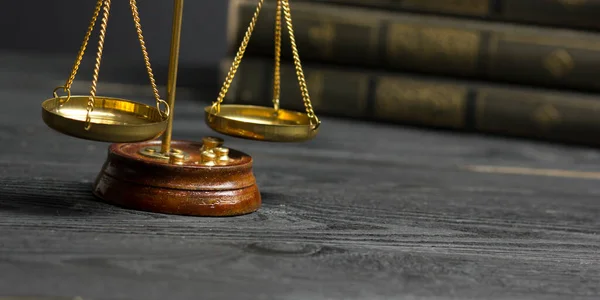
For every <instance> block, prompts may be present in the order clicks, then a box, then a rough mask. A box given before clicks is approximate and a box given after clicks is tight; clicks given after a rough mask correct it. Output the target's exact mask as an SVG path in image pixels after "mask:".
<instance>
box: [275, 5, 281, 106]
mask: <svg viewBox="0 0 600 300" xmlns="http://www.w3.org/2000/svg"><path fill="white" fill-rule="evenodd" d="M280 95H281V0H277V8H276V14H275V70H274V74H273V107H274V108H275V110H276V111H279V98H280Z"/></svg>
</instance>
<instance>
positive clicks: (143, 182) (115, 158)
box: [93, 141, 261, 217]
mask: <svg viewBox="0 0 600 300" xmlns="http://www.w3.org/2000/svg"><path fill="white" fill-rule="evenodd" d="M160 146H161V142H160V141H149V142H141V143H125V144H112V145H111V146H110V147H109V150H108V157H107V159H106V162H105V163H104V166H103V167H102V170H101V172H100V174H99V175H98V177H97V178H96V181H95V182H94V187H93V193H94V195H96V196H97V197H99V198H100V199H102V200H104V201H106V202H108V203H112V204H115V205H118V206H121V207H125V208H130V209H136V210H142V211H150V212H156V213H166V214H178V215H191V216H214V217H217V216H237V215H243V214H248V213H251V212H254V211H256V210H258V208H259V207H260V205H261V196H260V193H259V190H258V187H257V185H256V179H255V177H254V174H253V173H252V157H250V156H249V155H247V154H245V153H242V152H240V151H237V150H233V149H226V148H222V147H220V148H214V147H215V145H209V147H208V148H207V145H206V143H204V144H202V143H194V142H188V141H172V142H171V148H172V150H171V154H170V155H167V156H165V155H162V154H161V153H160ZM210 148H214V149H210ZM211 153H212V154H211ZM215 153H216V154H218V155H220V156H217V155H215Z"/></svg>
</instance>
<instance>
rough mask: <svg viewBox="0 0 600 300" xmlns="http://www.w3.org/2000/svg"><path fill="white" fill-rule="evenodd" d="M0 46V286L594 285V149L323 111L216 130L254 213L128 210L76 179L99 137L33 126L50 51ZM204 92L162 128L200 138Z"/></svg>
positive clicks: (54, 78) (226, 295)
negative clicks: (315, 131) (246, 165)
mask: <svg viewBox="0 0 600 300" xmlns="http://www.w3.org/2000/svg"><path fill="white" fill-rule="evenodd" d="M3 59H4V60H3V61H2V62H3V63H4V66H5V65H6V64H8V62H9V61H10V62H13V63H12V64H11V65H12V66H16V67H15V68H12V69H11V68H8V69H6V68H5V69H3V70H1V71H0V72H2V73H1V74H2V75H1V77H0V79H1V84H0V86H1V87H2V89H1V90H0V99H2V106H1V109H0V141H1V147H0V296H57V297H58V296H61V297H74V296H81V297H83V299H123V300H124V299H140V300H150V299H156V300H164V299H217V298H218V299H370V300H374V299H598V298H599V297H600V234H599V232H600V181H599V179H600V175H599V174H600V173H594V172H600V151H596V150H591V149H583V148H569V147H566V146H557V145H545V144H536V143H530V142H524V141H517V140H510V139H501V138H491V137H490V138H486V137H479V136H466V135H455V134H452V133H442V132H433V131H426V130H418V129H410V128H402V127H394V126H386V125H381V124H379V125H377V124H368V123H360V122H351V121H348V120H336V119H330V118H325V117H324V118H323V127H322V132H321V134H320V135H319V136H318V137H317V138H316V139H315V140H313V141H311V142H307V143H302V144H273V143H260V142H254V141H245V140H240V139H234V138H229V137H225V140H226V143H227V144H228V145H229V146H230V147H233V148H237V149H240V150H243V151H245V152H247V153H249V154H251V155H252V156H253V157H254V159H255V167H254V171H255V175H256V177H257V180H258V184H259V187H260V189H261V192H262V196H263V201H264V204H263V207H262V208H261V210H260V211H258V212H256V213H254V214H250V215H246V216H242V217H235V218H195V217H182V216H169V215H160V214H152V213H145V212H138V211H131V210H125V209H121V208H118V207H114V206H111V205H107V204H104V203H102V202H100V201H98V200H97V199H95V198H94V197H93V196H92V194H91V192H90V189H91V181H93V180H94V177H95V176H96V174H97V172H98V171H99V170H100V168H101V165H102V163H103V162H104V159H105V156H106V150H107V146H108V144H105V143H96V142H90V141H84V140H79V139H74V138H70V137H67V136H64V135H61V134H59V133H56V132H54V131H52V130H50V129H49V128H48V127H46V126H45V125H44V124H43V122H42V120H41V117H40V103H41V102H42V101H43V100H44V99H45V98H48V97H49V96H50V95H51V91H52V89H53V88H54V86H55V85H56V84H57V83H58V84H59V83H60V82H61V81H62V80H63V79H64V76H66V75H64V74H62V73H60V72H59V73H55V72H54V71H52V70H53V69H52V68H51V67H52V65H53V64H55V63H56V62H54V61H52V60H50V61H46V65H45V66H46V67H47V69H40V70H37V71H36V70H35V68H34V65H35V63H33V64H32V63H31V62H30V61H29V62H27V63H22V64H21V63H14V59H13V58H6V57H4V58H3ZM56 64H57V63H56ZM64 69H65V68H62V69H61V70H60V71H61V72H64ZM80 87H81V88H82V89H83V90H82V91H83V92H85V88H86V85H85V84H82V85H81V86H80ZM99 88H100V91H105V92H106V93H112V94H111V95H115V94H117V95H119V96H124V97H131V96H132V93H133V94H136V93H142V92H141V90H140V91H138V89H136V88H135V87H129V86H121V85H115V84H112V85H111V84H104V85H102V84H101V85H100V86H99ZM103 89H104V90H103ZM142 90H144V91H146V90H147V89H146V87H142ZM147 92H149V90H147ZM106 93H105V94H106ZM215 96H216V95H215V94H214V93H202V92H186V91H183V90H182V91H181V92H180V93H179V98H178V100H177V103H176V106H175V118H176V120H175V125H174V132H175V133H174V137H175V138H177V139H189V140H200V139H201V138H202V137H203V136H205V135H214V133H213V132H212V131H210V130H209V129H208V128H207V127H206V126H205V125H204V121H203V116H202V113H201V112H202V108H203V106H204V105H205V104H206V101H212V100H213V99H214V97H215ZM142 98H144V99H143V100H142V101H146V100H147V101H149V103H151V98H150V97H149V94H148V93H146V94H144V96H143V97H142ZM490 166H491V167H490ZM492 167H495V168H492ZM497 167H516V168H519V169H498V168H497ZM548 168H551V169H558V170H563V171H555V172H553V173H548V172H543V171H540V170H543V169H548ZM565 170H568V172H567V171H565ZM511 172H514V173H518V174H510V173H511ZM538 173H539V174H538Z"/></svg>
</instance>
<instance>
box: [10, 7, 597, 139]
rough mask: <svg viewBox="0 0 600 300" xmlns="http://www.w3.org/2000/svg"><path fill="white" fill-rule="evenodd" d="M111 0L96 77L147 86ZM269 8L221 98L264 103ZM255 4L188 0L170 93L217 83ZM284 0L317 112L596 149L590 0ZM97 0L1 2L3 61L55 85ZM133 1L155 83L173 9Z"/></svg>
mask: <svg viewBox="0 0 600 300" xmlns="http://www.w3.org/2000/svg"><path fill="white" fill-rule="evenodd" d="M113 2H114V3H113V5H112V10H111V15H110V19H109V25H108V33H107V39H106V45H105V50H104V58H103V61H102V69H101V74H100V81H101V82H114V83H119V84H130V85H132V86H133V85H146V84H147V82H148V79H147V75H146V73H145V69H144V67H143V60H142V55H141V51H140V47H139V42H138V40H137V37H136V33H135V29H134V26H133V23H132V18H131V11H130V10H129V3H128V1H113ZM274 3H275V1H266V2H265V5H264V7H263V11H262V12H261V16H260V19H259V21H258V24H257V27H256V29H255V31H254V33H253V36H252V39H251V42H250V46H249V47H248V49H247V52H246V56H245V59H244V61H243V63H242V67H241V68H240V70H239V72H238V74H237V75H236V80H235V82H234V85H233V86H232V88H231V90H230V93H229V94H228V99H227V101H230V102H238V103H247V104H262V105H270V103H271V98H272V81H273V76H272V75H273V54H274V51H273V49H274V45H273V30H274V27H273V21H274V18H275V4H274ZM256 4H257V0H230V1H208V0H194V1H192V0H188V1H186V2H185V13H184V21H183V32H182V44H181V53H180V66H179V70H180V73H179V81H178V83H179V86H180V87H184V88H189V89H192V90H194V89H199V90H208V91H210V92H211V93H214V92H216V91H218V89H219V88H220V85H221V84H222V81H223V79H224V77H225V75H226V73H225V72H226V71H227V69H228V68H229V64H230V62H231V61H230V59H231V57H233V56H234V55H235V52H236V51H237V49H238V47H239V44H240V42H241V38H242V37H243V35H244V33H245V30H246V28H247V27H248V24H249V21H250V18H251V17H252V14H253V12H254V10H255V7H256ZM291 4H292V16H293V22H294V29H295V37H296V40H297V43H298V47H299V51H300V57H301V59H302V63H303V67H304V72H305V76H306V80H307V83H308V88H309V91H310V95H311V100H312V102H313V106H314V109H315V110H316V112H317V114H319V115H325V116H331V117H340V118H346V119H355V120H362V121H373V122H385V123H390V124H398V125H399V126H418V127H425V128H432V129H437V130H452V131H460V132H472V133H477V134H492V135H502V136H511V137H519V138H526V139H535V140H546V141H553V142H557V143H575V144H584V145H589V146H597V145H598V144H600V143H599V142H597V139H596V136H597V134H598V133H600V122H598V121H597V120H598V113H599V112H600V101H599V100H600V99H599V97H598V92H600V82H599V81H598V80H597V74H598V73H599V70H600V59H599V58H600V35H598V33H597V30H598V29H599V28H600V21H597V18H596V16H598V15H600V1H598V0H595V1H592V0H588V1H585V0H494V1H491V0H452V1H450V0H388V1H386V0H294V1H292V3H291ZM94 5H95V1H92V0H89V1H81V0H61V1H10V2H7V3H5V8H4V9H3V10H1V11H0V14H1V19H2V20H3V21H2V22H3V24H4V25H5V26H3V28H2V33H1V34H2V37H3V39H2V41H1V43H2V44H1V48H2V51H3V52H4V53H5V55H4V56H2V57H3V58H2V60H3V61H2V62H1V63H2V65H3V67H4V68H5V69H6V68H15V69H19V70H20V71H21V72H22V71H23V69H27V68H31V70H32V71H33V70H36V71H38V70H40V69H44V70H45V71H44V72H46V73H45V75H44V76H48V75H49V74H51V76H54V78H56V80H57V82H60V81H63V80H64V79H66V77H67V76H68V73H69V72H70V68H71V67H72V63H73V60H74V59H75V56H76V54H77V51H78V49H79V47H80V44H81V41H82V39H83V36H84V33H85V31H86V29H87V26H88V22H89V19H90V17H91V15H92V12H93V9H94ZM138 5H139V10H140V14H141V22H142V26H143V30H144V35H145V38H146V43H147V47H148V50H149V52H150V58H151V60H152V64H153V68H154V70H155V73H156V78H157V81H158V82H159V84H161V85H164V84H165V83H166V73H167V68H168V59H169V42H170V33H171V17H172V15H171V14H172V6H173V3H172V1H162V0H140V1H138ZM16 12H18V13H16ZM9 24H10V25H9ZM96 37H97V29H96V31H95V33H94V35H93V37H92V39H91V40H90V46H89V47H88V52H87V54H86V58H85V59H84V64H83V65H82V67H81V70H80V72H79V74H80V75H78V79H82V80H89V79H90V78H91V70H92V68H93V56H94V54H95V51H96V42H97V38H96ZM282 47H283V53H282V58H283V60H284V61H283V63H284V66H283V69H282V99H281V103H282V106H283V107H284V108H289V109H296V110H303V109H304V107H303V105H302V99H301V94H300V91H299V88H298V84H297V77H296V74H295V71H294V69H293V65H292V64H291V58H292V56H291V51H290V44H289V38H288V33H287V30H286V28H285V26H284V30H283V46H282ZM16 57H18V58H24V57H25V58H27V60H26V61H27V63H24V62H23V61H21V62H19V63H15V61H16V60H15V58H16ZM44 58H46V59H44ZM42 65H43V66H42ZM32 80H33V79H32ZM83 88H84V89H85V88H87V87H86V86H83ZM206 100H207V101H212V99H206ZM199 101H201V100H199Z"/></svg>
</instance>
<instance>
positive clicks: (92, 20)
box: [54, 0, 104, 102]
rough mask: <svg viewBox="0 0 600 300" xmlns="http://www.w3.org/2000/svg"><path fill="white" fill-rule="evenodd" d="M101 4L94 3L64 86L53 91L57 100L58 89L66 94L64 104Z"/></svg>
mask: <svg viewBox="0 0 600 300" xmlns="http://www.w3.org/2000/svg"><path fill="white" fill-rule="evenodd" d="M103 3H104V0H98V1H97V2H96V8H95V9H94V13H93V15H92V19H91V20H90V24H89V26H88V29H87V32H86V33H85V37H84V38H83V43H82V44H81V47H80V48H79V53H78V54H77V58H76V59H75V63H74V64H73V68H71V74H70V75H69V78H68V79H67V81H66V83H65V85H64V86H60V87H57V88H56V89H54V98H58V95H57V94H56V91H57V90H58V89H61V88H62V89H63V90H64V91H65V92H67V94H68V97H67V100H66V101H65V102H67V101H69V100H70V98H71V85H73V81H75V76H76V75H77V71H78V70H79V66H80V65H81V61H82V60H83V55H84V54H85V50H86V49H87V45H88V42H89V40H90V36H91V35H92V31H94V27H95V25H96V22H97V20H98V15H99V14H100V10H101V9H102V5H103Z"/></svg>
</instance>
